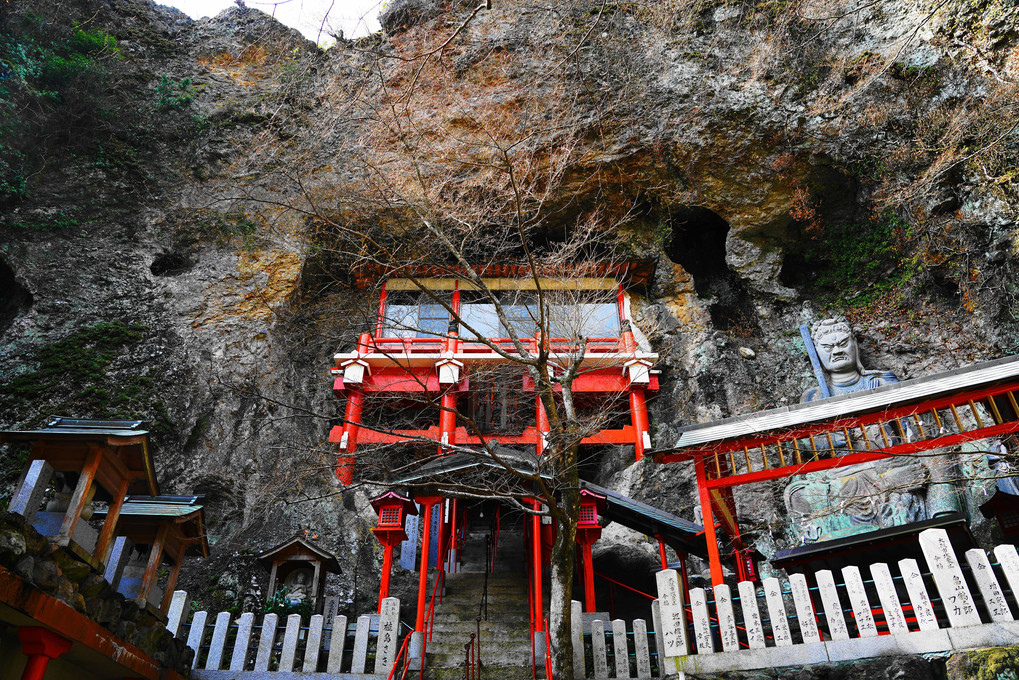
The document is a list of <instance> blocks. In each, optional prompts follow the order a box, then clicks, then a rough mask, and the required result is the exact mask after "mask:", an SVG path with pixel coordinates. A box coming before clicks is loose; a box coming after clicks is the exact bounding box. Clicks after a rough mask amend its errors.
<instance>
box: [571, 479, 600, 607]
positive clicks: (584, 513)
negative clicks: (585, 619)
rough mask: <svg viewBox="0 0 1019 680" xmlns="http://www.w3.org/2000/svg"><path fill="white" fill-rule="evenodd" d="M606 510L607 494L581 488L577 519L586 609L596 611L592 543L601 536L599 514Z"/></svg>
mask: <svg viewBox="0 0 1019 680" xmlns="http://www.w3.org/2000/svg"><path fill="white" fill-rule="evenodd" d="M604 512H605V496H600V495H598V494H596V493H593V492H591V491H588V490H587V489H581V491H580V516H579V518H578V520H577V539H576V540H577V543H578V544H580V549H581V563H582V566H583V569H584V611H587V612H593V611H595V606H594V560H593V558H592V556H591V545H592V544H593V543H594V542H595V541H597V540H598V539H599V538H601V531H602V528H601V525H600V524H598V515H599V514H600V513H604Z"/></svg>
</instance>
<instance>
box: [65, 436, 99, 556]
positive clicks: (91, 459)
mask: <svg viewBox="0 0 1019 680" xmlns="http://www.w3.org/2000/svg"><path fill="white" fill-rule="evenodd" d="M102 458H103V450H102V449H100V448H99V447H97V446H91V447H89V451H88V455H86V456H85V465H84V467H82V469H81V477H79V478H78V486H76V487H75V489H74V495H72V496H71V504H70V506H68V508H67V514H65V515H64V523H63V524H61V525H60V533H59V534H57V540H56V543H57V545H67V544H68V543H70V541H71V536H73V535H74V528H75V527H76V526H78V519H79V518H80V517H81V512H82V510H84V509H85V503H86V501H87V500H88V490H89V489H90V488H91V487H92V481H93V480H94V479H95V476H96V470H98V469H99V462H100V461H101V460H102Z"/></svg>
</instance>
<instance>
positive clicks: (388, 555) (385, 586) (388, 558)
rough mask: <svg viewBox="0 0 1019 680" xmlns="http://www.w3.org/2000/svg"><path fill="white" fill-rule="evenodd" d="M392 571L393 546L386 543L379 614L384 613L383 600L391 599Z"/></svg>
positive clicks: (380, 586)
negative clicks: (390, 583)
mask: <svg viewBox="0 0 1019 680" xmlns="http://www.w3.org/2000/svg"><path fill="white" fill-rule="evenodd" d="M392 570H393V546H392V544H391V543H386V551H385V552H384V553H383V556H382V580H381V582H380V583H379V609H378V613H379V614H381V613H382V600H384V599H386V598H387V597H389V574H390V572H391V571H392Z"/></svg>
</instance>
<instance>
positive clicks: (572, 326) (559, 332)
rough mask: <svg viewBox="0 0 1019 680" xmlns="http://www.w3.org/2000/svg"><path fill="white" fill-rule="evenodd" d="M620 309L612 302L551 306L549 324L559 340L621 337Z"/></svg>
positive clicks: (553, 334)
mask: <svg viewBox="0 0 1019 680" xmlns="http://www.w3.org/2000/svg"><path fill="white" fill-rule="evenodd" d="M618 310H619V307H618V306H617V305H616V304H615V303H611V302H597V303H578V304H565V305H551V306H550V308H549V322H550V327H551V329H552V336H553V337H557V338H579V337H581V336H583V337H586V338H615V337H618V336H619V311H618Z"/></svg>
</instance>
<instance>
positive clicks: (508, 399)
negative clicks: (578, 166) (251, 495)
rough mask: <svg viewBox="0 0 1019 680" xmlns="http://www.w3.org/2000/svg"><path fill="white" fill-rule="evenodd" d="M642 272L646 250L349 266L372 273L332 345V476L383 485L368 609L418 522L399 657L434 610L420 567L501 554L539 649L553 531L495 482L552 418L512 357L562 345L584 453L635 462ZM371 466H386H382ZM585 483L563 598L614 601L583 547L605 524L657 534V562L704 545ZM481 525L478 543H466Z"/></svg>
mask: <svg viewBox="0 0 1019 680" xmlns="http://www.w3.org/2000/svg"><path fill="white" fill-rule="evenodd" d="M653 273H654V264H653V262H644V261H641V262H626V263H620V264H616V265H609V264H602V265H597V266H594V267H588V268H585V269H584V270H582V271H569V272H565V273H564V272H555V273H552V272H539V273H538V274H537V275H532V273H531V272H530V270H528V269H527V268H525V267H521V266H515V265H489V266H485V267H484V268H478V269H475V270H473V271H467V270H460V269H456V268H445V269H443V270H442V271H439V270H438V268H436V267H403V268H401V269H399V270H396V271H383V270H381V269H376V270H373V271H371V272H362V273H361V278H360V279H359V281H360V283H361V284H362V288H367V286H369V285H377V282H378V281H384V284H382V286H381V293H380V296H379V304H378V309H377V314H376V315H375V319H374V322H373V324H372V327H371V329H370V330H369V331H365V332H363V333H362V334H361V335H360V337H359V338H358V342H357V346H356V347H355V348H353V349H352V350H351V351H348V352H341V353H338V354H336V355H335V357H334V367H333V369H332V374H333V376H334V379H335V382H334V386H333V391H334V393H335V395H336V396H337V397H338V398H340V399H342V400H343V401H344V404H343V420H342V423H341V424H338V425H336V426H335V427H333V429H332V431H331V433H330V442H332V443H333V444H335V445H336V446H337V448H338V461H337V468H336V476H337V478H338V479H339V480H340V482H341V483H342V484H351V483H353V482H355V481H363V480H365V479H367V480H371V481H377V480H380V479H382V480H385V481H384V483H383V486H384V487H386V488H388V489H389V490H388V491H387V492H386V493H383V494H382V495H380V496H378V497H377V498H375V499H373V500H372V505H373V508H374V509H375V511H376V513H377V514H378V517H379V521H378V526H377V527H376V529H375V530H374V532H375V534H376V536H377V538H378V540H379V542H380V544H381V545H382V546H383V547H384V551H385V553H384V554H385V556H384V561H383V573H382V574H381V578H380V592H379V606H380V608H381V606H382V599H383V598H385V597H386V596H387V595H388V592H389V583H390V570H391V569H392V567H393V551H394V549H395V548H396V547H397V546H398V545H401V544H403V546H404V548H403V551H402V552H403V558H402V559H401V563H403V564H404V566H405V567H407V568H411V567H412V565H413V562H414V555H415V552H414V550H415V546H414V545H413V544H408V535H410V537H411V538H410V539H409V540H410V541H411V542H415V541H416V537H417V532H416V528H417V526H418V524H420V526H421V543H420V545H421V550H420V553H421V557H420V559H419V565H420V566H419V569H420V576H419V584H418V593H417V597H418V600H417V607H416V617H417V619H416V622H415V631H417V632H418V634H419V636H418V639H417V640H416V641H413V642H412V643H411V657H412V658H415V657H416V658H422V657H423V655H424V650H423V649H422V647H423V646H424V644H423V639H424V633H425V631H426V630H427V628H428V625H429V624H428V622H429V620H430V618H431V616H432V612H433V611H434V607H435V602H434V599H435V597H434V592H436V587H435V586H430V585H429V581H428V574H429V567H440V568H439V569H437V571H438V574H439V575H438V577H437V581H436V582H438V581H441V579H442V578H443V576H444V574H446V573H450V574H455V573H457V572H459V571H472V572H475V571H476V572H480V571H484V572H496V571H499V568H498V564H500V563H501V562H500V561H501V560H509V556H510V555H512V556H513V559H512V560H510V561H512V562H513V566H515V567H516V568H518V569H520V568H522V570H523V571H524V572H525V573H526V579H527V582H528V586H527V587H528V592H527V593H524V594H521V595H520V599H524V600H525V601H527V602H529V605H528V608H529V618H530V621H531V639H532V648H533V649H534V650H535V654H539V653H541V650H543V649H544V641H545V640H544V633H543V631H544V630H545V618H546V617H547V613H546V611H547V610H546V609H545V606H546V605H544V602H545V599H546V596H547V592H548V591H547V590H545V588H546V587H547V586H543V581H545V582H547V578H548V569H547V568H546V567H545V566H544V565H546V564H548V557H549V554H550V551H551V546H552V544H553V542H554V538H555V532H556V527H555V526H554V525H553V524H551V523H550V522H549V518H548V517H542V516H541V514H540V512H535V513H524V512H521V511H520V510H519V507H520V505H523V506H524V507H530V508H531V509H532V510H536V511H537V510H540V502H539V500H538V499H537V496H538V494H536V493H533V491H529V490H528V489H527V488H526V486H525V487H524V488H519V489H518V490H517V492H513V491H509V492H507V491H506V489H508V488H511V486H512V483H514V482H519V480H512V481H508V482H504V483H500V482H498V481H492V480H493V479H494V478H499V476H500V475H501V476H502V477H512V475H508V474H507V471H506V469H505V466H506V465H507V464H508V465H510V466H512V468H513V469H515V470H520V471H522V472H525V473H527V474H531V475H534V474H540V472H539V470H540V461H541V456H542V453H543V451H544V450H545V448H546V446H547V436H548V433H549V431H550V428H549V421H548V418H547V417H546V413H545V409H544V407H543V404H542V401H541V399H540V397H539V394H538V391H537V390H536V389H535V385H534V381H533V379H532V378H531V377H530V376H529V375H528V374H527V372H526V370H525V366H523V365H522V364H521V363H520V361H519V358H520V357H521V356H522V354H521V351H522V350H524V351H526V352H530V353H537V351H538V349H539V347H541V346H542V343H543V344H544V347H546V348H547V349H548V352H549V354H550V356H551V357H552V360H551V361H550V363H551V364H556V363H565V362H558V361H557V357H560V356H562V357H567V356H568V357H569V362H571V363H575V364H578V365H579V367H580V368H579V370H578V371H577V374H576V377H575V378H573V379H572V380H571V382H570V387H571V391H572V396H573V400H574V402H575V406H576V409H577V411H578V412H579V413H584V414H590V415H592V416H594V415H596V416H597V418H596V421H597V423H598V425H597V427H596V428H592V430H590V431H588V432H586V433H585V434H586V436H583V438H582V440H581V442H580V447H581V458H582V459H587V458H591V459H594V460H597V459H599V456H604V455H613V456H619V455H623V456H626V457H627V458H628V462H633V461H634V460H641V459H642V458H643V457H644V453H645V451H648V450H650V448H651V440H650V436H649V422H648V412H647V399H648V396H649V395H652V394H654V392H656V391H657V390H658V371H657V370H656V369H655V368H654V366H655V363H656V362H657V361H658V355H657V354H655V353H654V352H652V351H651V347H650V344H649V343H648V342H647V340H646V338H645V337H644V336H643V334H642V333H641V331H640V330H639V329H638V328H637V327H636V326H635V325H634V324H633V322H632V319H631V304H630V294H631V292H632V291H636V290H639V289H641V288H643V287H645V286H646V285H647V284H648V283H649V281H650V279H651V277H652V275H653ZM553 274H554V275H553ZM479 279H480V282H479ZM542 324H544V325H542ZM543 331H544V332H543ZM580 355H582V356H580ZM482 447H488V449H489V450H490V451H491V450H495V451H497V452H498V458H499V460H498V461H496V460H494V458H495V456H491V457H486V456H485V455H475V453H474V452H475V450H477V451H482ZM383 451H384V452H385V453H384V454H383V453H382V452H383ZM631 451H632V452H631ZM383 462H386V463H388V464H389V465H390V466H391V468H392V469H387V470H382V469H381V465H382V464H383ZM466 475H471V477H470V479H471V480H473V481H472V483H473V484H475V488H477V484H478V482H477V480H478V479H488V480H490V481H489V483H491V484H492V485H493V486H492V488H500V489H501V490H502V491H501V493H500V495H501V496H502V497H503V498H506V497H507V495H513V494H514V493H516V496H515V497H516V500H517V501H519V504H520V505H517V510H516V511H514V510H513V504H512V503H500V502H498V501H495V500H488V501H482V500H480V499H479V494H478V493H477V492H476V491H475V493H474V494H473V496H472V495H471V494H467V493H463V487H459V488H458V486H457V484H458V480H461V479H464V478H465V476H466ZM486 475H487V477H486ZM583 476H584V464H583V463H582V464H581V477H582V478H583ZM584 487H585V488H584V489H583V490H582V501H581V511H580V517H579V525H578V531H577V544H578V548H577V550H578V558H579V559H578V564H579V569H578V572H579V573H578V577H579V585H578V590H577V592H576V593H575V595H576V599H578V600H579V599H583V602H584V610H585V611H588V612H595V611H598V610H599V607H602V608H604V609H608V608H609V607H606V606H605V605H606V604H608V605H610V606H612V603H610V602H605V601H603V602H596V599H597V598H596V586H595V576H596V574H595V569H594V565H593V558H592V544H594V543H595V542H596V541H597V540H598V538H599V537H600V535H601V532H602V527H603V526H604V525H605V524H606V523H607V522H610V521H616V522H619V523H621V524H623V525H624V526H627V527H630V528H632V529H634V530H636V531H638V532H640V533H643V534H646V535H648V536H649V537H654V538H657V539H658V542H659V549H660V558H661V566H662V568H664V567H665V565H666V563H667V561H668V560H667V554H666V546H669V547H672V548H673V549H674V550H675V551H676V553H677V555H678V556H679V558H680V559H681V560H684V559H685V556H686V555H687V554H688V553H691V552H692V553H695V554H698V555H702V556H706V555H707V551H706V547H705V545H704V538H703V532H702V530H701V527H700V526H698V525H695V524H693V523H692V522H689V521H686V520H683V519H681V518H679V517H677V516H675V515H672V514H670V513H667V512H664V511H661V510H659V509H657V508H653V507H651V506H649V505H646V504H643V503H640V502H637V501H635V500H633V499H629V498H626V497H625V496H622V495H620V494H616V493H614V492H611V491H609V490H607V489H602V488H601V487H597V486H595V485H593V484H587V483H584ZM482 488H483V486H482ZM410 496H412V497H413V499H412V498H411V497H410ZM408 520H410V522H412V523H414V528H415V531H412V530H411V529H410V527H409V525H408ZM481 533H484V534H485V539H484V540H485V542H486V543H485V544H484V545H481V544H478V545H475V546H474V547H473V548H472V546H471V542H472V540H473V541H480V540H481V539H480V538H478V536H479V534H481ZM408 548H409V549H408ZM486 550H487V552H486ZM429 553H431V557H429V556H428V555H429ZM468 553H471V554H468ZM408 554H409V556H410V560H409V561H408V559H407V556H408ZM479 555H484V557H478V556H479ZM479 561H481V562H483V563H482V564H477V562H479ZM472 562H474V564H470V566H469V567H467V568H465V565H468V564H469V563H472ZM599 576H601V575H599ZM603 585H604V584H603ZM627 588H629V589H630V590H635V589H634V588H632V586H630V585H628V584H625V583H619V584H618V585H617V589H618V590H619V592H620V593H626V589H627ZM652 589H653V588H649V589H648V590H652ZM437 590H438V591H439V592H441V591H442V587H441V585H440V586H438V587H437ZM603 590H604V589H603ZM543 591H544V592H543ZM430 594H431V595H432V599H431V601H430V600H429V599H428V598H429V595H430ZM626 594H627V595H628V596H629V593H626ZM639 595H642V596H644V597H647V598H648V599H647V601H646V604H647V605H650V600H651V599H654V595H653V593H649V592H640V593H639ZM639 595H638V597H639ZM440 598H441V595H440ZM608 599H609V598H608V597H604V598H603V600H608ZM429 644H431V643H429ZM539 663H540V661H539Z"/></svg>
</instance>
